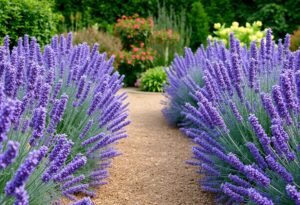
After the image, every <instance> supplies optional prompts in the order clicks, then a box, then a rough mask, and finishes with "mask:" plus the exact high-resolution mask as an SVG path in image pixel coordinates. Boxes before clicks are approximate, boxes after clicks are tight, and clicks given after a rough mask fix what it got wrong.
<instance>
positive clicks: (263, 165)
mask: <svg viewBox="0 0 300 205" xmlns="http://www.w3.org/2000/svg"><path fill="white" fill-rule="evenodd" d="M246 146H247V147H248V149H249V151H250V153H251V155H252V156H253V158H254V159H255V161H256V162H257V163H258V165H259V166H260V168H262V169H265V168H266V167H267V166H268V165H267V164H266V162H265V160H264V158H263V156H262V155H261V154H260V152H259V149H258V148H257V147H256V146H255V144H253V143H252V142H248V143H247V144H246Z"/></svg>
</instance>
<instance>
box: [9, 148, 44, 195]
mask: <svg viewBox="0 0 300 205" xmlns="http://www.w3.org/2000/svg"><path fill="white" fill-rule="evenodd" d="M47 151H48V148H47V147H45V146H42V147H41V148H40V149H39V150H33V151H31V152H30V153H29V154H28V156H27V158H26V159H25V161H24V162H23V163H22V164H21V165H20V167H19V168H18V170H17V172H16V174H15V175H14V177H13V178H12V179H11V180H10V181H9V182H7V183H6V187H5V193H6V195H13V194H14V193H16V191H17V189H18V188H20V187H22V186H24V185H25V183H26V182H27V180H28V179H29V177H30V175H31V174H32V173H33V172H34V170H35V168H36V167H37V166H38V165H39V163H40V162H41V161H42V159H43V157H44V156H45V155H46V153H47Z"/></svg>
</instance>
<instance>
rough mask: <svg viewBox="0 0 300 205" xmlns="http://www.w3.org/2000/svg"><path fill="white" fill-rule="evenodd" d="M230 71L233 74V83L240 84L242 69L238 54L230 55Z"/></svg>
mask: <svg viewBox="0 0 300 205" xmlns="http://www.w3.org/2000/svg"><path fill="white" fill-rule="evenodd" d="M232 71H233V75H234V82H235V84H240V83H241V81H242V74H241V72H242V69H241V63H240V61H239V56H238V54H233V55H232Z"/></svg>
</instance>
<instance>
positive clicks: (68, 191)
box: [62, 184, 89, 195]
mask: <svg viewBox="0 0 300 205" xmlns="http://www.w3.org/2000/svg"><path fill="white" fill-rule="evenodd" d="M88 188H89V185H88V184H79V185H75V186H72V187H67V188H65V189H64V190H63V192H62V193H63V195H66V194H76V193H79V192H80V191H82V190H86V189H88Z"/></svg>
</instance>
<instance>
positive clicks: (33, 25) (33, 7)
mask: <svg viewBox="0 0 300 205" xmlns="http://www.w3.org/2000/svg"><path fill="white" fill-rule="evenodd" d="M52 7H53V4H52V2H51V1H47V0H41V1H35V0H0V8H1V11H0V25H1V26H0V38H3V37H4V36H5V35H9V36H10V41H11V45H15V44H16V42H17V40H18V37H19V36H23V35H25V34H28V35H30V36H35V38H36V39H37V41H38V42H40V43H41V44H42V45H43V44H45V43H48V42H49V40H50V39H51V37H52V36H53V35H54V34H55V32H56V26H57V22H58V20H59V15H58V14H56V13H53V11H52Z"/></svg>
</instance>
